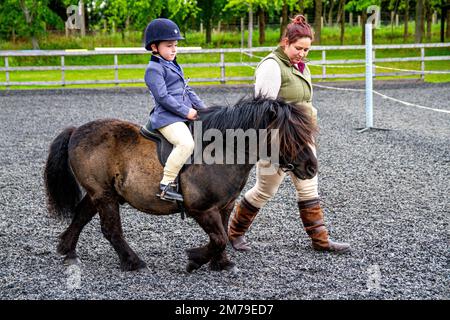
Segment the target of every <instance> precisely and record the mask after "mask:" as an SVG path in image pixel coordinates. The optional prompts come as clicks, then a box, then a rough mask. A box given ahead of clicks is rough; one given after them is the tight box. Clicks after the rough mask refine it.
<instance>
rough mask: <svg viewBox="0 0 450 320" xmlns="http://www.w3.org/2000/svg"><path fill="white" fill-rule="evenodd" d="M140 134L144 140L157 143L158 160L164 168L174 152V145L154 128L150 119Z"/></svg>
mask: <svg viewBox="0 0 450 320" xmlns="http://www.w3.org/2000/svg"><path fill="white" fill-rule="evenodd" d="M140 133H141V135H142V136H143V137H144V138H146V139H149V140H151V141H153V142H156V147H157V152H158V160H159V162H160V163H161V165H162V166H163V167H164V165H165V164H166V161H167V158H168V157H169V155H170V153H171V152H172V149H173V145H172V144H171V143H170V142H169V141H168V140H167V139H166V138H164V136H163V135H162V134H161V133H160V132H159V131H158V130H155V129H153V128H152V125H151V123H150V119H149V120H148V121H147V123H146V124H145V125H144V126H142V127H141V130H140Z"/></svg>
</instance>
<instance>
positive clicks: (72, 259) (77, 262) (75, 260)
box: [64, 256, 81, 267]
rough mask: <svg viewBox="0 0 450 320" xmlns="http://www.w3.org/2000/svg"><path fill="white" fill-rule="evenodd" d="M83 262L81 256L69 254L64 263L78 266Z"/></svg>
mask: <svg viewBox="0 0 450 320" xmlns="http://www.w3.org/2000/svg"><path fill="white" fill-rule="evenodd" d="M80 264H81V260H80V258H78V257H77V256H67V257H65V258H64V265H65V266H67V267H68V266H77V265H80Z"/></svg>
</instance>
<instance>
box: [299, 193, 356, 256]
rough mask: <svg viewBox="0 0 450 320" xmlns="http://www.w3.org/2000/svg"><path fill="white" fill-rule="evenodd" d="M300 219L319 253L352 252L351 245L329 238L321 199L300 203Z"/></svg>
mask: <svg viewBox="0 0 450 320" xmlns="http://www.w3.org/2000/svg"><path fill="white" fill-rule="evenodd" d="M298 208H299V209H300V217H301V219H302V222H303V225H304V227H305V230H306V233H307V234H308V235H309V236H310V238H311V240H312V246H313V248H314V249H315V250H318V251H333V252H337V253H344V252H347V251H350V244H348V243H340V242H334V241H332V240H330V238H329V237H328V230H327V228H326V227H325V224H324V221H323V211H322V208H321V207H320V203H319V199H312V200H307V201H300V202H298Z"/></svg>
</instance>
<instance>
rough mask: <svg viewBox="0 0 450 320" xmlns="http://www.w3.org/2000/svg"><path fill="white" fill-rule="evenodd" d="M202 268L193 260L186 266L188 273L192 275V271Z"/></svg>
mask: <svg viewBox="0 0 450 320" xmlns="http://www.w3.org/2000/svg"><path fill="white" fill-rule="evenodd" d="M200 267H201V265H199V264H198V263H196V262H194V261H192V260H189V261H188V264H187V266H186V272H188V273H192V271H195V270H197V269H200Z"/></svg>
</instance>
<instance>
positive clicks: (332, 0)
mask: <svg viewBox="0 0 450 320" xmlns="http://www.w3.org/2000/svg"><path fill="white" fill-rule="evenodd" d="M333 7H334V0H330V10H328V26H330V27H331V26H332V25H333Z"/></svg>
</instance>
